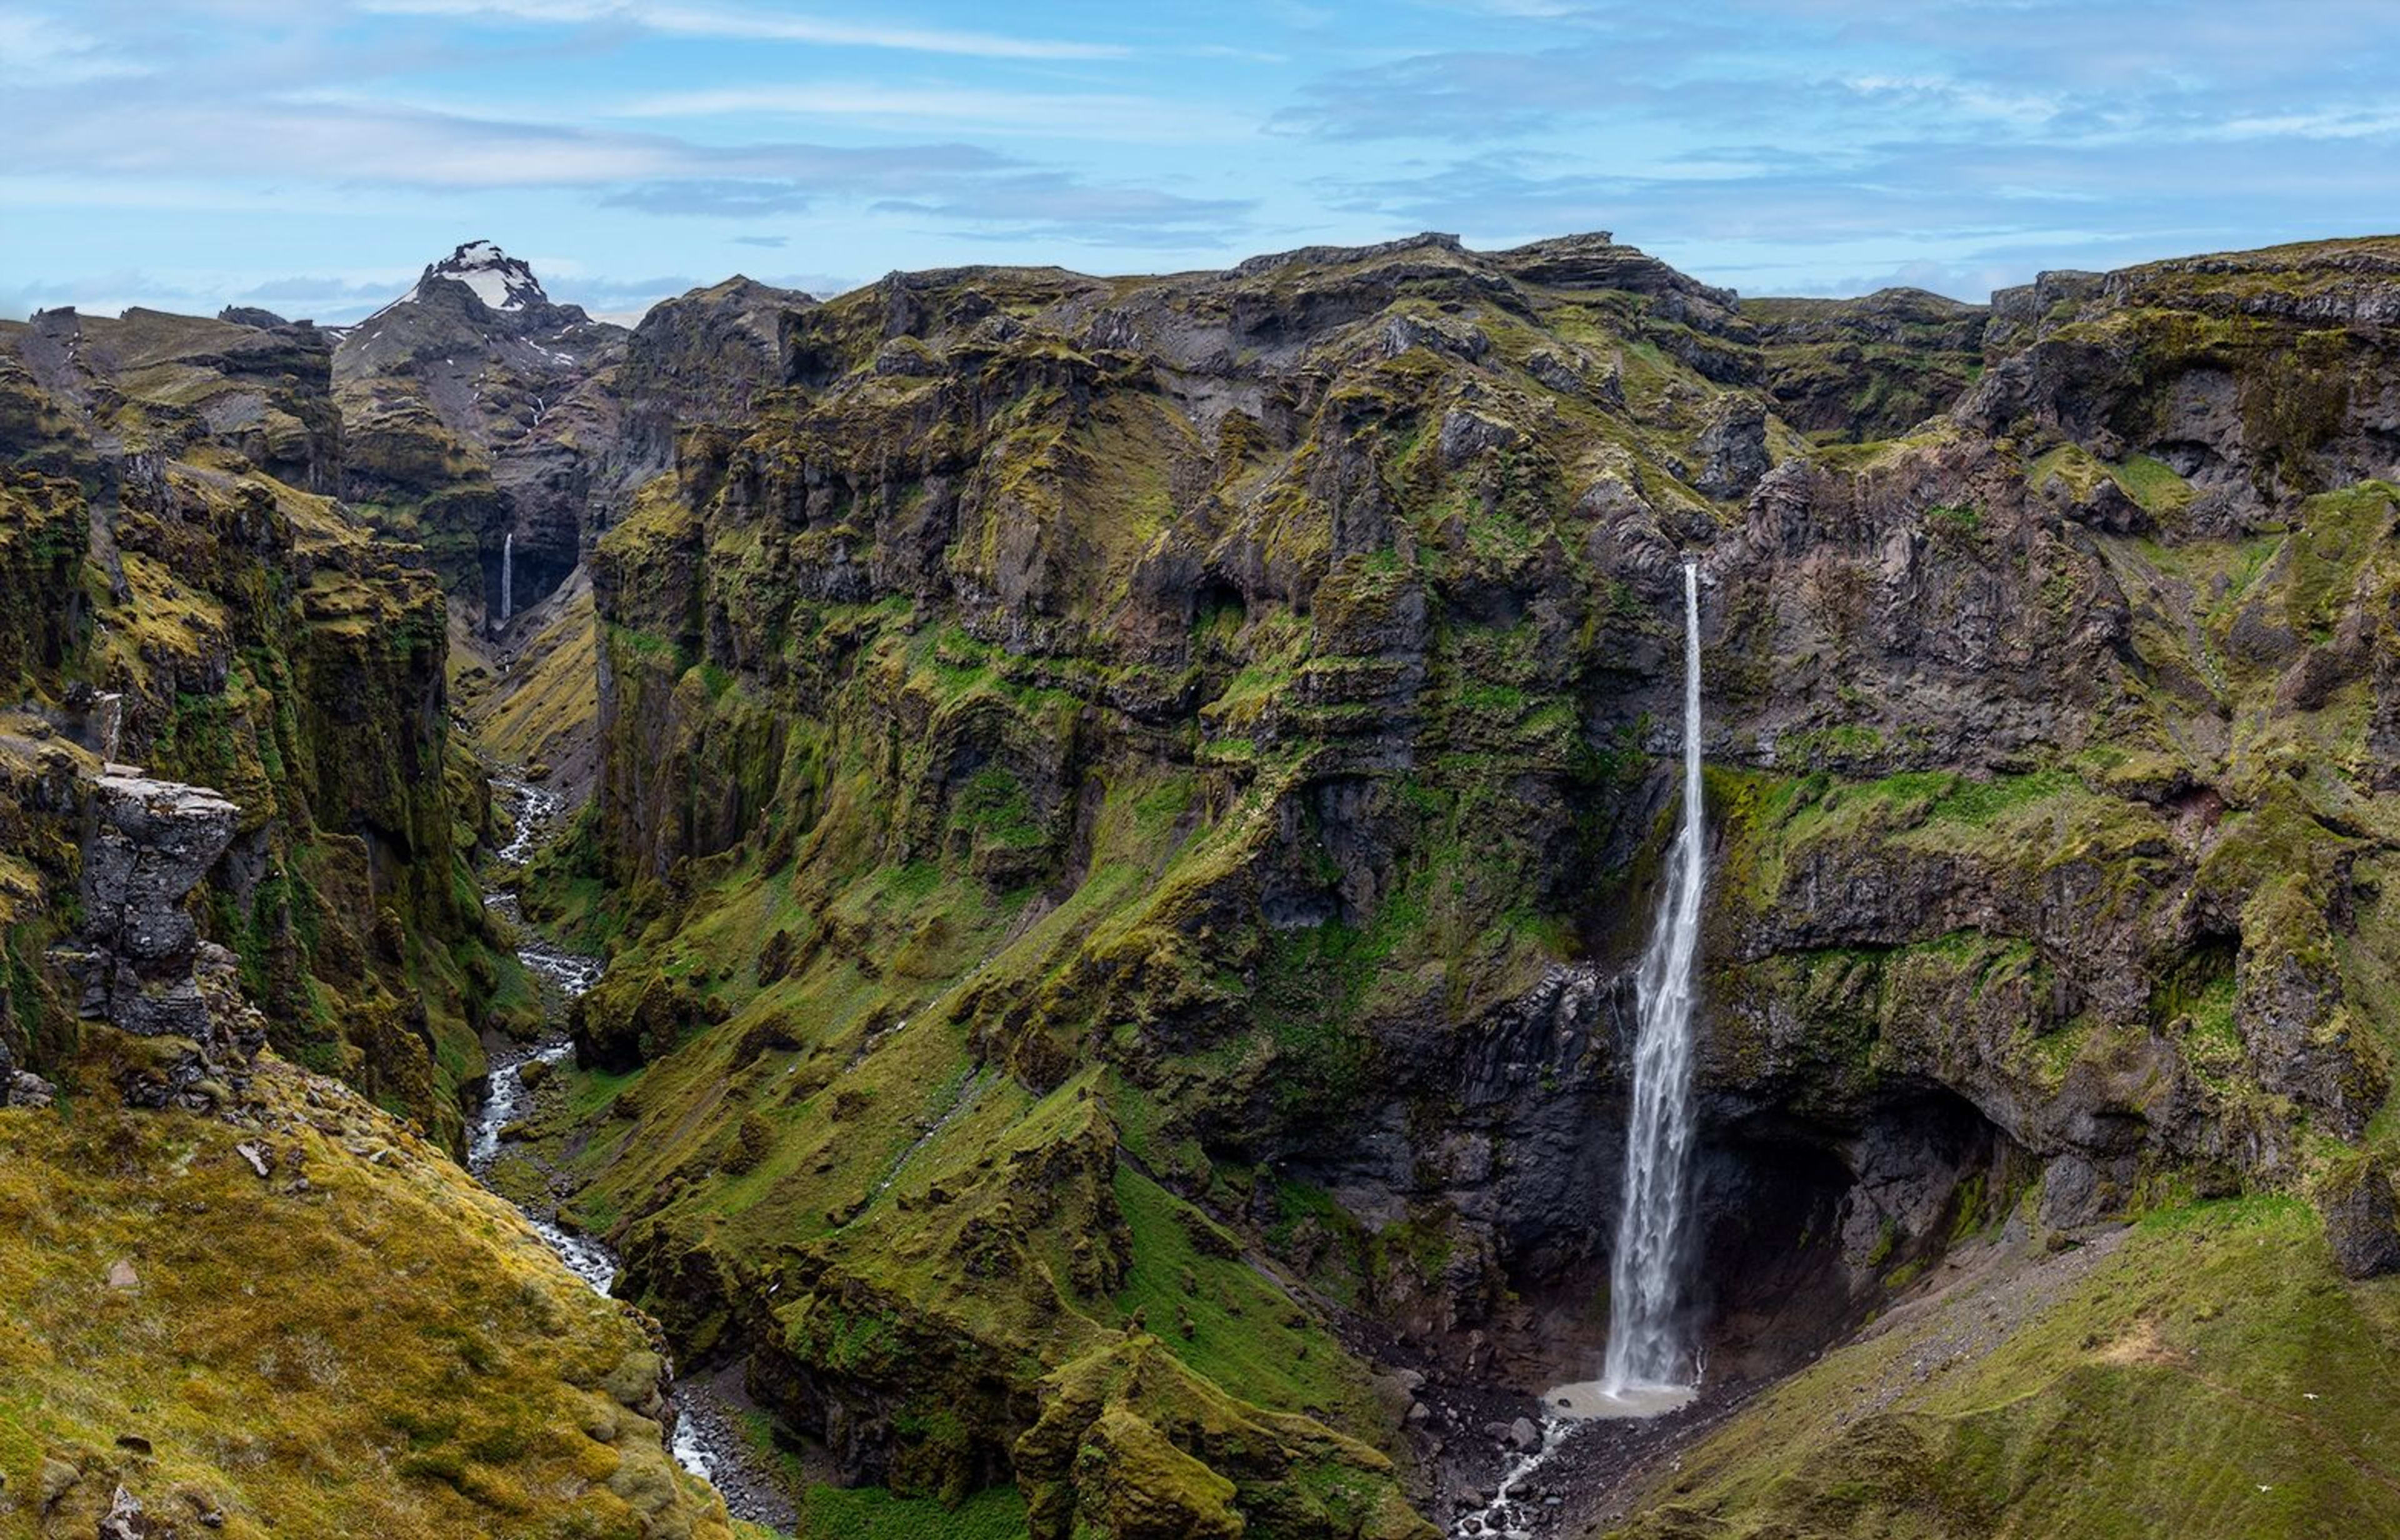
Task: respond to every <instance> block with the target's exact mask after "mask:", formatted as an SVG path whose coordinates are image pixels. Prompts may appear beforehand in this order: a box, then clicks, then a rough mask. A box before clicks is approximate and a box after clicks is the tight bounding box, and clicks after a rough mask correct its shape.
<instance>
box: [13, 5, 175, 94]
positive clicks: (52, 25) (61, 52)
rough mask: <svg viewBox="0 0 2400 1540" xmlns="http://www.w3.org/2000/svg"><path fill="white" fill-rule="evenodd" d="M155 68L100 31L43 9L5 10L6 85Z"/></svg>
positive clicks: (69, 81) (76, 80) (57, 82)
mask: <svg viewBox="0 0 2400 1540" xmlns="http://www.w3.org/2000/svg"><path fill="white" fill-rule="evenodd" d="M149 69H150V66H149V65H147V64H145V63H143V62H142V61H139V60H136V59H133V58H131V57H130V56H128V55H127V54H126V53H124V52H123V51H122V49H121V48H119V47H118V46H117V45H116V43H114V42H112V41H111V40H110V39H108V38H106V37H104V36H102V34H98V33H93V32H89V31H87V30H85V29H84V28H82V27H78V26H75V25H74V24H73V23H71V22H67V21H62V20H59V19H58V18H56V17H54V16H46V15H44V14H42V13H41V12H38V11H30V10H20V9H16V8H14V7H8V8H0V84H6V83H7V82H8V81H11V80H16V81H34V80H39V81H44V82H47V83H48V84H50V85H53V86H61V85H80V84H82V83H84V82H87V81H92V80H106V79H111V78H116V77H121V76H124V75H144V74H147V73H148V72H149Z"/></svg>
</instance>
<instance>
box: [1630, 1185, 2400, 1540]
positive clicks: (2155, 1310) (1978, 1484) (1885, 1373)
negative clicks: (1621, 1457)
mask: <svg viewBox="0 0 2400 1540" xmlns="http://www.w3.org/2000/svg"><path fill="white" fill-rule="evenodd" d="M2112 1244H2115V1249H2113V1251H2111V1252H2110V1254H2109V1255H2108V1256H2107V1258H2106V1260H2104V1261H2100V1262H2099V1263H2098V1264H2097V1265H2096V1266H2093V1267H2092V1268H2090V1269H2089V1271H2088V1272H2087V1273H2085V1274H2083V1275H2082V1276H2081V1277H2080V1280H2079V1281H2077V1282H2075V1283H2074V1284H2072V1285H2071V1286H2069V1287H2066V1288H2063V1289H2061V1290H2059V1291H2057V1293H2056V1295H2055V1297H2054V1298H2041V1297H2040V1296H2039V1293H2037V1297H2036V1302H2035V1303H2034V1304H2033V1306H2032V1307H2031V1308H2030V1309H2026V1310H2024V1311H2023V1315H2022V1318H2020V1316H2019V1311H2020V1307H2019V1305H2018V1304H2017V1303H2016V1302H2015V1301H2014V1299H2013V1297H2012V1296H2013V1295H2014V1293H2015V1291H2016V1289H2017V1288H2019V1287H2020V1286H2017V1285H2014V1284H2011V1283H2009V1282H2006V1281H2000V1280H1996V1279H1995V1278H1993V1277H1992V1276H1991V1275H1990V1274H1985V1275H1984V1276H1982V1277H1981V1278H1969V1279H1968V1280H1966V1281H1964V1282H1961V1283H1959V1284H1957V1286H1956V1287H1954V1288H1950V1289H1948V1290H1947V1291H1946V1293H1943V1294H1942V1295H1940V1296H1938V1297H1937V1298H1936V1299H1934V1300H1933V1301H1931V1302H1929V1303H1927V1304H1923V1305H1918V1306H1913V1307H1911V1309H1910V1310H1909V1311H1908V1312H1907V1313H1906V1314H1905V1315H1896V1317H1895V1320H1896V1322H1897V1324H1895V1325H1894V1326H1892V1327H1891V1328H1890V1329H1889V1330H1885V1331H1882V1332H1878V1333H1870V1334H1869V1335H1868V1336H1867V1337H1866V1338H1865V1339H1864V1340H1863V1341H1861V1342H1858V1343H1855V1344H1852V1345H1849V1346H1846V1347H1842V1348H1838V1349H1836V1350H1834V1351H1833V1352H1830V1353H1828V1354H1827V1355H1826V1356H1824V1357H1823V1358H1822V1359H1821V1360H1820V1361H1819V1362H1818V1363H1817V1364H1815V1365H1813V1366H1811V1367H1809V1368H1807V1369H1806V1370H1802V1371H1801V1372H1799V1373H1798V1374H1796V1375H1794V1376H1793V1377H1792V1378H1791V1379H1790V1380H1788V1381H1786V1382H1784V1383H1781V1384H1779V1385H1778V1386H1776V1387H1775V1388H1774V1389H1772V1390H1770V1391H1768V1392H1766V1394H1765V1395H1764V1396H1762V1397H1760V1398H1759V1399H1758V1400H1757V1401H1756V1402H1754V1403H1752V1405H1751V1406H1750V1407H1748V1408H1745V1409H1744V1410H1743V1411H1741V1412H1739V1413H1738V1414H1737V1415H1736V1416H1735V1418H1734V1419H1733V1420H1732V1421H1731V1422H1730V1423H1729V1424H1726V1426H1725V1428H1723V1429H1722V1430H1721V1431H1719V1432H1717V1433H1715V1434H1712V1435H1711V1437H1709V1438H1706V1439H1704V1440H1703V1441H1702V1442H1701V1443H1699V1444H1698V1446H1696V1447H1695V1448H1693V1449H1691V1450H1688V1451H1685V1452H1684V1455H1683V1458H1682V1460H1681V1461H1680V1463H1679V1468H1678V1469H1677V1470H1676V1472H1675V1473H1673V1474H1672V1475H1667V1476H1662V1477H1658V1478H1656V1479H1654V1481H1653V1484H1652V1485H1651V1487H1650V1489H1649V1490H1648V1491H1647V1492H1645V1493H1644V1494H1643V1497H1642V1499H1641V1500H1640V1504H1639V1506H1640V1507H1641V1508H1642V1510H1643V1511H1642V1514H1641V1517H1639V1518H1637V1519H1636V1520H1632V1521H1631V1522H1630V1523H1628V1524H1626V1525H1624V1526H1623V1527H1622V1528H1618V1529H1613V1530H1609V1531H1608V1532H1607V1533H1614V1534H1624V1535H1658V1536H1665V1535H1699V1534H1707V1535H1711V1536H1744V1535H1765V1534H1770V1533H1771V1534H1777V1535H1792V1536H1804V1537H1815V1536H1834V1535H1869V1534H1874V1535H1891V1534H1926V1535H1934V1534H1957V1533H1987V1534H1998V1535H2018V1534H2025V1535H2033V1534H2052V1533H2066V1532H2070V1531H2071V1532H2072V1533H2078V1534H2090V1535H2119V1534H2122V1535H2136V1534H2156V1533H2178V1534H2194V1535H2237V1534H2238V1535H2284V1534H2288V1535H2301V1534H2324V1533H2380V1532H2381V1530H2382V1529H2384V1528H2385V1527H2387V1523H2386V1520H2385V1518H2384V1517H2383V1515H2384V1514H2385V1513H2386V1512H2387V1511H2388V1509H2389V1506H2390V1501H2391V1478H2390V1475H2389V1472H2390V1471H2391V1469H2392V1468H2393V1460H2394V1458H2395V1455H2400V1422H2395V1419H2394V1417H2393V1410H2392V1407H2391V1403H2390V1398H2389V1397H2386V1396H2384V1395H2383V1394H2382V1393H2381V1391H2380V1377H2381V1375H2382V1374H2383V1372H2384V1370H2383V1368H2382V1365H2383V1364H2384V1361H2385V1359H2386V1358H2387V1356H2388V1354H2389V1343H2390V1342H2391V1334H2392V1331H2393V1326H2394V1324H2395V1323H2394V1320H2393V1313H2394V1310H2395V1309H2400V1297H2395V1294H2394V1285H2393V1282H2392V1280H2389V1279H2380V1280H2376V1281H2373V1282H2368V1283H2347V1282H2345V1281H2343V1280H2342V1278H2341V1277H2340V1276H2339V1274H2337V1273H2336V1272H2335V1270H2334V1267H2333V1264H2332V1259H2331V1256H2330V1255H2329V1253H2328V1252H2327V1250H2326V1247H2325V1238H2324V1234H2323V1232H2322V1230H2321V1229H2320V1227H2319V1225H2318V1222H2317V1220H2316V1218H2315V1216H2314V1215H2313V1213H2311V1211H2310V1210H2309V1208H2308V1207H2307V1206H2305V1205H2303V1204H2300V1203H2298V1202H2296V1201H2293V1200H2289V1199H2276V1198H2253V1199H2244V1200H2242V1201H2240V1202H2234V1203H2223V1204H2205V1205H2201V1206H2195V1207H2190V1208H2177V1209H2165V1210H2161V1211H2160V1212H2158V1213H2156V1214H2154V1215H2152V1216H2151V1217H2150V1218H2148V1219H2147V1220H2144V1221H2143V1222H2142V1223H2141V1224H2140V1225H2139V1226H2137V1227H2136V1228H2135V1229H2134V1232H2133V1233H2131V1234H2130V1235H2129V1236H2126V1237H2124V1238H2123V1239H2122V1241H2121V1244H2116V1243H2112ZM2019 1265H2024V1264H2019ZM2044 1265H2045V1266H2048V1267H2057V1266H2059V1265H2060V1264H2059V1263H2057V1262H2051V1263H2047V1264H2044ZM1995 1290H1997V1292H1994V1291H1995ZM1987 1292H1993V1294H1994V1298H1996V1299H1998V1300H1999V1301H2001V1303H1999V1304H1998V1305H1997V1306H1996V1305H1994V1304H1990V1303H1987V1302H1986V1299H1985V1296H1986V1294H1987ZM1987 1314H1990V1315H1996V1316H1998V1318H1999V1319H2001V1320H2004V1321H2006V1322H2007V1324H2008V1327H2009V1329H2008V1330H2007V1331H2006V1332H2005V1333H2004V1334H2003V1333H2001V1332H1998V1331H1994V1330H1990V1329H1978V1327H1977V1325H1976V1323H1977V1321H1978V1320H1979V1318H1982V1317H1984V1316H1985V1315H1987ZM1937 1366H1938V1368H1937Z"/></svg>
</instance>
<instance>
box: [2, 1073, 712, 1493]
mask: <svg viewBox="0 0 2400 1540" xmlns="http://www.w3.org/2000/svg"><path fill="white" fill-rule="evenodd" d="M82 1073H83V1071H82V1070H70V1071H69V1072H67V1073H66V1074H65V1076H64V1078H65V1079H66V1081H67V1084H68V1090H69V1093H70V1094H69V1097H68V1100H69V1103H70V1104H71V1105H72V1106H73V1107H74V1109H75V1111H73V1113H72V1114H71V1115H61V1113H60V1112H55V1111H22V1110H20V1111H9V1112H0V1143H5V1145H6V1147H7V1156H8V1158H7V1163H6V1165H5V1169H0V1211H5V1212H6V1215H7V1223H6V1224H5V1225H0V1276H5V1278H6V1280H7V1288H6V1289H5V1298H6V1299H7V1301H8V1304H7V1306H6V1307H5V1308H6V1310H7V1314H8V1315H9V1321H8V1326H9V1329H8V1331H7V1333H6V1338H7V1342H6V1344H5V1345H0V1359H5V1360H6V1374H5V1376H0V1378H5V1382H6V1383H5V1388H0V1473H5V1475H6V1477H7V1484H6V1486H5V1488H0V1527H9V1528H10V1533H18V1530H17V1528H16V1527H15V1526H20V1525H21V1526H22V1533H35V1532H36V1529H37V1528H38V1531H39V1533H67V1532H68V1531H70V1530H74V1531H75V1533H86V1532H88V1531H89V1529H90V1528H91V1527H92V1526H93V1525H94V1524H95V1523H96V1522H97V1520H98V1516H99V1515H100V1514H101V1513H102V1511H104V1510H105V1509H106V1507H107V1506H108V1503H109V1499H110V1494H111V1492H113V1491H114V1490H115V1488H116V1486H117V1485H118V1484H120V1483H121V1484H122V1485H124V1486H125V1487H126V1488H127V1489H128V1490H130V1491H131V1492H133V1493H134V1494H135V1495H136V1496H138V1497H139V1498H140V1499H141V1500H142V1501H143V1504H144V1506H146V1507H147V1508H148V1510H149V1512H150V1513H151V1514H152V1515H154V1516H156V1517H157V1518H158V1519H159V1520H163V1521H165V1522H169V1523H174V1524H177V1525H179V1526H193V1527H197V1525H198V1521H199V1520H201V1519H202V1516H203V1515H221V1516H222V1520H221V1524H220V1523H219V1521H218V1520H211V1528H221V1532H222V1533H226V1534H233V1535H264V1534H269V1533H355V1534H366V1533H374V1534H422V1535H429V1536H431V1535H459V1536H467V1535H501V1534H508V1535H526V1536H535V1535H543V1536H549V1535H560V1534H570V1533H574V1534H592V1535H604V1534H605V1535H625V1536H634V1535H647V1536H670V1535H672V1536H702V1537H704V1536H708V1535H728V1534H730V1528H729V1526H728V1524H727V1522H726V1520H725V1516H724V1510H723V1506H722V1505H721V1503H719V1502H718V1501H717V1499H716V1496H715V1495H714V1493H712V1492H708V1491H707V1490H706V1489H705V1488H704V1487H702V1486H701V1485H700V1484H698V1483H696V1482H693V1481H691V1480H690V1479H689V1478H687V1477H684V1476H683V1475H682V1474H681V1473H680V1472H679V1471H677V1470H676V1469H675V1465H674V1464H673V1462H672V1460H671V1459H670V1458H669V1457H668V1456H667V1453H666V1451H665V1450H664V1448H663V1447H662V1443H661V1429H660V1427H659V1425H658V1424H657V1423H656V1422H654V1421H652V1420H651V1416H652V1415H653V1414H655V1413H656V1411H658V1410H659V1402H658V1400H657V1394H658V1386H659V1383H660V1376H661V1367H660V1360H659V1358H658V1356H657V1355H656V1354H655V1352H654V1351H653V1350H652V1344H651V1342H650V1341H649V1340H648V1336H647V1334H646V1333H645V1332H644V1330H643V1329H641V1327H640V1325H639V1324H638V1323H637V1322H636V1321H634V1320H632V1319H629V1318H627V1317H626V1315H624V1314H623V1312H622V1311H621V1310H620V1307H618V1306H615V1305H613V1304H611V1303H610V1302H607V1301H604V1300H601V1299H599V1298H598V1297H596V1296H594V1295H593V1293H592V1292H591V1291H590V1290H589V1289H588V1288H585V1287H583V1286H582V1284H580V1282H579V1281H578V1280H577V1279H575V1278H574V1277H573V1276H572V1275H571V1274H568V1273H566V1270H565V1269H564V1268H562V1267H561V1266H560V1265H559V1264H558V1262H557V1261H556V1259H555V1258H554V1257H553V1256H552V1254H551V1253H550V1252H549V1251H548V1249H547V1248H546V1247H544V1246H543V1245H542V1243H541V1242H540V1241H539V1238H538V1237H536V1236H535V1235H534V1234H533V1233H531V1232H530V1231H528V1230H527V1229H526V1228H525V1225H524V1223H523V1221H522V1220H520V1219H519V1218H518V1217H517V1215H516V1214H515V1213H514V1212H513V1211H512V1210H511V1209H510V1208H509V1207H508V1206H507V1205H505V1204H504V1203H502V1202H500V1201H499V1200H498V1199H496V1198H493V1197H492V1196H490V1195H489V1194H487V1193H485V1192H483V1191H482V1190H481V1189H479V1188H478V1187H476V1186H475V1184H474V1183H473V1182H472V1181H471V1180H470V1179H468V1178H467V1177H466V1176H465V1175H464V1174H463V1173H461V1172H460V1171H458V1170H457V1167H456V1166H455V1165H452V1164H451V1162H450V1161H449V1160H448V1158H447V1157H446V1156H445V1155H443V1153H442V1152H439V1151H438V1150H436V1149H435V1148H433V1147H432V1146H430V1145H429V1144H427V1143H425V1142H424V1141H422V1140H421V1139H418V1138H416V1137H414V1136H413V1135H412V1134H411V1133H409V1132H408V1131H407V1130H406V1129H405V1128H404V1127H403V1125H402V1124H399V1123H398V1122H396V1121H395V1120H393V1119H391V1118H389V1117H387V1116H385V1115H384V1114H382V1113H380V1112H378V1111H375V1109H374V1108H373V1107H371V1106H369V1105H368V1104H366V1103H365V1102H363V1101H362V1100H360V1099H359V1098H357V1097H354V1096H351V1095H350V1094H348V1092H346V1091H345V1090H344V1089H342V1088H341V1087H339V1086H338V1085H335V1084H334V1083H330V1082H325V1081H320V1080H312V1079H311V1078H309V1077H307V1076H306V1075H305V1074H303V1073H301V1072H300V1071H298V1070H295V1069H293V1068H292V1067H290V1066H288V1065H285V1064H282V1063H280V1062H278V1061H275V1060H272V1059H270V1060H268V1061H266V1062H265V1063H263V1064H262V1065H261V1067H260V1072H259V1076H258V1079H257V1082H256V1087H255V1099H254V1103H253V1106H252V1111H254V1113H255V1114H256V1116H257V1118H258V1120H259V1121H258V1124H257V1125H256V1126H255V1127H252V1126H239V1125H234V1124H227V1123H225V1122H221V1121H217V1120H214V1119H207V1118H198V1117H193V1116H189V1115H186V1114H183V1113H149V1112H135V1111H122V1110H115V1111H113V1110H111V1102H112V1101H113V1099H114V1098H113V1097H110V1096H108V1095H107V1094H106V1092H105V1089H104V1088H103V1087H101V1086H99V1085H97V1084H95V1085H92V1086H86V1085H84V1084H83V1083H81V1080H80V1079H79V1078H78V1077H79V1076H81V1075H82ZM94 1074H95V1076H97V1071H94ZM243 1141H249V1142H251V1143H252V1145H253V1146H254V1147H255V1148H257V1149H258V1151H259V1152H261V1156H262V1158H263V1159H265V1160H266V1161H267V1162H268V1163H269V1164H270V1166H271V1174H270V1176H269V1177H268V1178H266V1179H261V1178H259V1177H258V1176H257V1175H256V1174H255V1173H254V1172H253V1170H252V1166H251V1165H250V1164H249V1162H248V1161H247V1160H246V1159H245V1158H244V1157H243V1156H242V1155H241V1154H239V1152H237V1150H236V1149H235V1146H236V1145H237V1144H238V1143H240V1142H243ZM304 1177H305V1181H302V1180H301V1179H302V1178H304ZM120 1262H123V1263H126V1264H130V1268H131V1270H132V1277H133V1282H131V1283H130V1285H129V1286H127V1287H123V1288H119V1287H116V1286H115V1285H113V1284H112V1283H111V1282H110V1274H111V1272H112V1269H114V1268H115V1267H116V1265H117V1264H118V1263H120ZM66 1474H72V1475H73V1476H74V1480H73V1481H72V1484H69V1485H65V1486H64V1487H63V1490H60V1491H58V1492H57V1497H56V1501H55V1502H54V1503H50V1502H48V1501H47V1494H48V1493H49V1492H52V1491H53V1490H54V1489H57V1488H58V1486H59V1482H60V1481H61V1480H63V1479H64V1477H65V1475H66ZM54 1477H55V1479H54ZM45 1510H47V1511H45ZM78 1526H80V1527H78Z"/></svg>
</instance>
